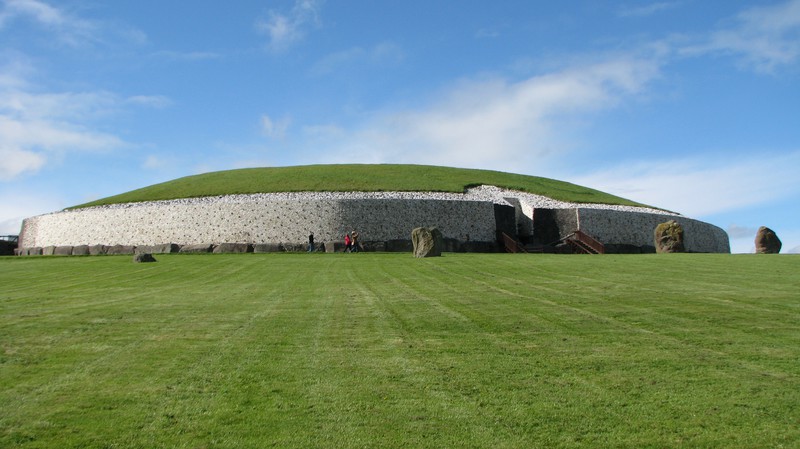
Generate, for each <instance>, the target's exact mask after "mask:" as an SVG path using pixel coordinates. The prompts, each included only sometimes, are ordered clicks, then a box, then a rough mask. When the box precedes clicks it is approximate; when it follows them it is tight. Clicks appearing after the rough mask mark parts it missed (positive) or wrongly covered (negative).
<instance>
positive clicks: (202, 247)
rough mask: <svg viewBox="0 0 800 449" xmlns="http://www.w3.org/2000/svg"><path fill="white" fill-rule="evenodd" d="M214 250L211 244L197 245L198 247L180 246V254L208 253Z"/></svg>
mask: <svg viewBox="0 0 800 449" xmlns="http://www.w3.org/2000/svg"><path fill="white" fill-rule="evenodd" d="M213 249H214V245H211V244H207V243H206V244H199V245H183V246H181V250H180V252H181V253H210V252H211V251H212V250H213Z"/></svg>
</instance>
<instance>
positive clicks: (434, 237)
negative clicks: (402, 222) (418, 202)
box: [411, 228, 444, 257]
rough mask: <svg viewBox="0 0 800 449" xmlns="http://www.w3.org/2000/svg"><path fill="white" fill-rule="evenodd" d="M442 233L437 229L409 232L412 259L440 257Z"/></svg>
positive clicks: (418, 229) (417, 229)
mask: <svg viewBox="0 0 800 449" xmlns="http://www.w3.org/2000/svg"><path fill="white" fill-rule="evenodd" d="M443 240H444V239H443V238H442V232H441V231H440V230H439V229H438V228H416V229H414V230H413V231H411V243H412V244H413V245H414V257H436V256H441V255H442V247H443V246H444V244H443Z"/></svg>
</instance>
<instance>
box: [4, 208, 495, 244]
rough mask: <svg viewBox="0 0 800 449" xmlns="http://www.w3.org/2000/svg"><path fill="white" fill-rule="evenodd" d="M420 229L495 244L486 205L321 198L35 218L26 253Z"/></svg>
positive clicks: (404, 235)
mask: <svg viewBox="0 0 800 449" xmlns="http://www.w3.org/2000/svg"><path fill="white" fill-rule="evenodd" d="M419 226H437V227H438V228H439V229H440V230H441V231H442V234H443V235H444V237H445V238H454V239H458V240H465V239H466V236H467V235H469V239H470V240H472V241H494V240H495V220H494V208H493V205H492V203H491V202H487V201H448V200H413V199H332V200H328V199H320V200H305V201H303V200H297V199H293V200H274V199H270V200H265V199H250V200H242V201H231V200H225V201H208V200H203V201H193V200H186V201H164V202H149V203H132V204H125V205H114V206H103V207H92V208H85V209H77V210H68V211H61V212H56V213H51V214H46V215H40V216H37V217H32V218H28V219H27V220H25V222H24V224H23V231H22V234H21V237H20V239H21V242H20V247H21V248H30V247H47V246H75V245H158V244H163V243H177V244H179V245H187V244H198V243H201V244H202V243H214V244H218V243H303V242H307V241H308V234H309V232H313V233H314V236H315V239H316V240H317V241H318V242H325V241H340V240H343V239H344V234H345V233H347V232H350V231H352V230H357V231H358V232H359V234H360V235H361V239H362V241H388V240H394V239H410V238H411V231H412V229H414V228H415V227H419Z"/></svg>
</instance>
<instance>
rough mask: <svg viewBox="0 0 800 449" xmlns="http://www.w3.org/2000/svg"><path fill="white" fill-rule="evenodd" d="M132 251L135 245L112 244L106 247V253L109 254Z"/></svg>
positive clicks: (130, 252) (115, 254) (129, 252)
mask: <svg viewBox="0 0 800 449" xmlns="http://www.w3.org/2000/svg"><path fill="white" fill-rule="evenodd" d="M134 252H135V247H133V246H130V245H113V246H109V247H108V248H106V254H108V255H110V256H118V255H122V254H133V253H134Z"/></svg>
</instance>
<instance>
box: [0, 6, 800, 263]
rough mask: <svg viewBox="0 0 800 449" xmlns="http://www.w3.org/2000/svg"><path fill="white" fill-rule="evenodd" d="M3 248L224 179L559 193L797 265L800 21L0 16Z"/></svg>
mask: <svg viewBox="0 0 800 449" xmlns="http://www.w3.org/2000/svg"><path fill="white" fill-rule="evenodd" d="M0 160H2V164H0V204H2V208H0V234H16V233H18V232H19V228H20V222H21V219H22V218H25V217H28V216H33V215H38V214H42V213H47V212H52V211H56V210H60V209H62V208H64V207H68V206H71V205H75V204H79V203H83V202H86V201H89V200H92V199H96V198H101V197H105V196H109V195H113V194H117V193H121V192H125V191H128V190H132V189H135V188H139V187H144V186H147V185H150V184H154V183H157V182H162V181H166V180H170V179H174V178H177V177H181V176H186V175H191V174H196V173H202V172H207V171H216V170H224V169H231V168H241V167H253V166H284V165H301V164H318V163H417V164H435V165H447V166H455V167H470V168H486V169H495V170H502V171H509V172H515V173H524V174H530V175H537V176H545V177H550V178H556V179H562V180H566V181H571V182H575V183H578V184H582V185H586V186H589V187H593V188H597V189H600V190H604V191H607V192H610V193H614V194H617V195H620V196H623V197H626V198H630V199H633V200H637V201H640V202H643V203H647V204H651V205H654V206H658V207H662V208H666V209H670V210H674V211H677V212H680V213H682V214H684V215H687V216H689V217H692V218H697V219H701V220H704V221H708V222H710V223H713V224H716V225H717V226H720V227H721V228H723V229H725V230H726V231H728V233H729V235H730V237H731V246H732V250H733V251H734V252H752V251H753V246H754V245H753V238H754V236H755V232H756V229H757V228H758V227H759V226H762V225H765V226H769V227H770V228H772V229H774V230H775V231H776V232H777V234H778V236H779V237H780V238H781V240H782V241H783V251H782V252H795V253H798V252H800V207H798V206H800V175H798V167H800V0H791V1H737V0H725V1H714V0H702V1H701V0H674V1H671V0H663V1H643V2H637V1H628V0H624V1H608V2H601V1H565V2H553V1H532V0H526V1H502V0H498V1H492V2H489V1H480V2H478V1H459V2H455V1H430V0H427V1H416V0H406V1H402V2H396V1H392V2H389V1H374V0H373V1H346V2H343V1H333V0H327V1H322V0H286V1H248V0H239V1H236V2H222V1H210V0H206V1H195V2H190V3H186V2H164V1H150V0H136V1H127V0H115V1H113V2H98V1H96V0H74V1H73V0H65V1H59V2H56V1H46V0H0Z"/></svg>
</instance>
